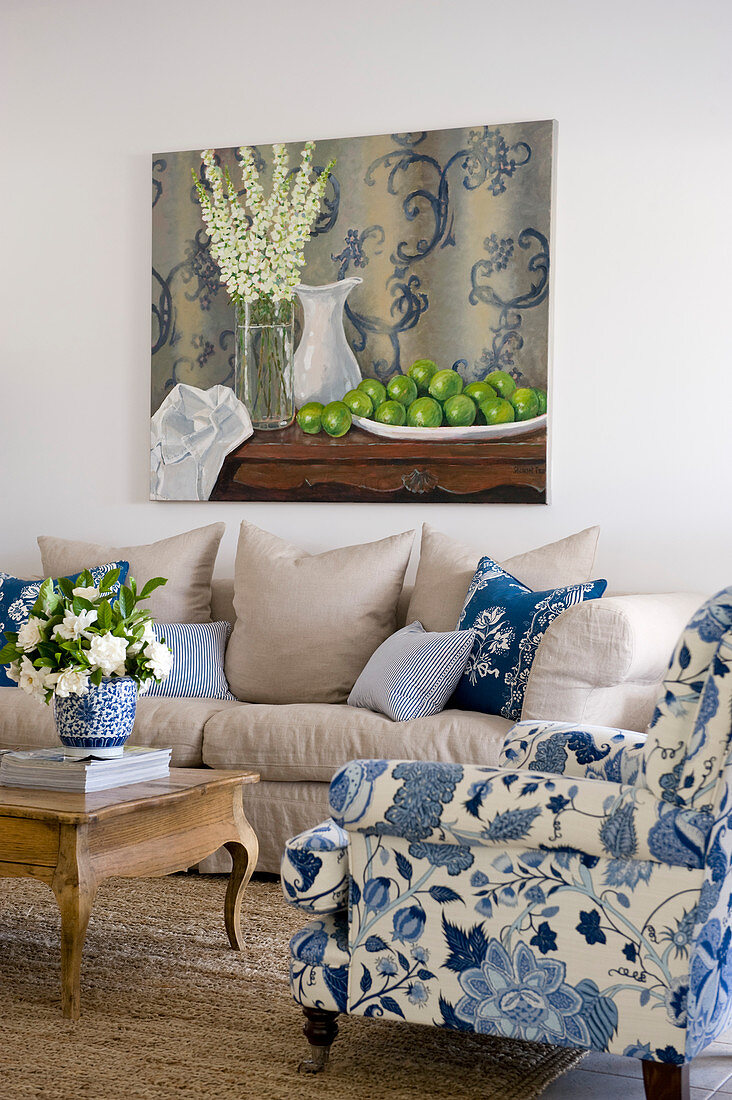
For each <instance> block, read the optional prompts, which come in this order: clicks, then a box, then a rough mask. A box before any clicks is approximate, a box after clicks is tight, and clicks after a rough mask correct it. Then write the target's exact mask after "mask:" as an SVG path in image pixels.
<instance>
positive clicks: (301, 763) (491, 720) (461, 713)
mask: <svg viewBox="0 0 732 1100" xmlns="http://www.w3.org/2000/svg"><path fill="white" fill-rule="evenodd" d="M510 728H511V722H508V721H507V720H506V719H505V718H499V717H498V716H496V715H492V714H474V713H473V712H472V711H465V710H443V711H442V712H441V713H440V714H433V715H431V716H430V717H428V718H415V719H412V720H411V721H409V722H392V721H391V719H390V718H385V717H384V715H383V714H375V713H374V712H373V711H370V710H360V709H358V708H356V707H349V706H345V705H342V704H334V703H292V704H288V705H286V706H285V705H281V706H277V705H274V706H273V705H270V704H266V703H242V704H240V705H239V706H238V707H234V708H233V709H230V710H222V711H221V712H220V713H218V714H214V715H212V716H211V718H209V720H208V722H207V723H206V729H205V731H204V738H203V762H204V764H206V765H208V767H210V768H252V769H254V770H255V771H258V772H259V773H260V775H261V778H262V779H263V780H264V781H268V780H271V781H274V782H283V783H284V782H295V781H300V780H314V781H316V782H317V781H319V782H321V783H329V782H330V780H331V779H332V778H333V775H334V774H335V772H336V771H337V769H338V768H339V767H340V766H341V765H342V764H344V763H346V761H348V760H354V759H357V758H359V757H367V758H370V757H381V758H384V759H387V760H401V759H407V760H447V761H452V760H463V761H470V762H471V763H475V764H487V765H490V766H494V765H495V766H497V765H498V754H499V752H500V749H501V746H502V744H503V738H504V737H505V735H506V733H507V732H508V730H509V729H510Z"/></svg>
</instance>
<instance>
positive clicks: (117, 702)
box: [53, 676, 138, 759]
mask: <svg viewBox="0 0 732 1100" xmlns="http://www.w3.org/2000/svg"><path fill="white" fill-rule="evenodd" d="M137 695H138V690H137V684H136V683H135V681H134V680H133V679H132V677H131V676H114V677H109V678H107V677H105V678H104V679H103V680H102V682H101V683H100V684H99V686H98V687H94V685H93V684H90V685H89V687H88V689H87V691H86V693H85V694H84V695H69V696H68V698H66V699H60V698H59V697H58V696H57V695H54V697H53V716H54V718H55V720H56V730H57V732H58V735H59V737H60V739H61V744H62V745H63V747H64V754H65V755H66V756H71V757H76V758H77V759H78V758H80V757H83V756H96V757H100V758H103V759H107V758H108V757H111V756H121V755H122V750H123V749H124V745H125V741H126V740H127V738H128V737H129V736H130V734H131V733H132V727H133V725H134V724H135V711H136V710H137Z"/></svg>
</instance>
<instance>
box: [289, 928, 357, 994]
mask: <svg viewBox="0 0 732 1100" xmlns="http://www.w3.org/2000/svg"><path fill="white" fill-rule="evenodd" d="M349 963H350V953H349V950H348V922H347V920H346V914H345V913H335V914H327V915H325V916H323V917H322V918H320V919H318V920H311V921H310V923H309V924H306V925H305V927H304V928H303V929H301V931H300V932H296V933H295V935H294V936H293V937H292V939H291V940H290V988H291V989H292V995H293V997H294V998H295V1000H296V1001H297V1002H298V1003H299V1004H302V1005H308V1006H309V1007H310V1008H322V1009H325V1010H327V1011H329V1012H345V1011H346V1003H347V989H348V965H349Z"/></svg>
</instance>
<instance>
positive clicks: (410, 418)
mask: <svg viewBox="0 0 732 1100" xmlns="http://www.w3.org/2000/svg"><path fill="white" fill-rule="evenodd" d="M407 423H408V424H409V427H410V428H439V427H440V425H441V424H442V409H441V407H440V405H439V402H437V401H435V399H434V398H433V397H418V398H417V400H416V401H413V402H412V404H411V405H410V406H409V408H408V409H407Z"/></svg>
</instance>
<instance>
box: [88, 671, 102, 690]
mask: <svg viewBox="0 0 732 1100" xmlns="http://www.w3.org/2000/svg"><path fill="white" fill-rule="evenodd" d="M89 680H90V681H91V683H92V684H94V687H99V685H100V684H101V682H102V670H101V668H97V669H95V670H94V672H92V674H91V676H90V677H89Z"/></svg>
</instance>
